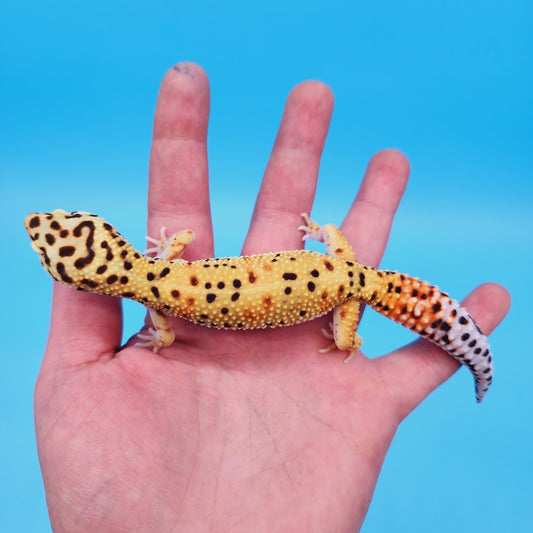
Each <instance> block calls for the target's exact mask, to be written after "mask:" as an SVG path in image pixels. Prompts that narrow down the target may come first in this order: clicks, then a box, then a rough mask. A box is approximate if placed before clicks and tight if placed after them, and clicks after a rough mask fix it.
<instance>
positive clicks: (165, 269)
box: [159, 267, 170, 278]
mask: <svg viewBox="0 0 533 533" xmlns="http://www.w3.org/2000/svg"><path fill="white" fill-rule="evenodd" d="M169 273H170V268H169V267H165V268H164V269H163V270H161V272H160V273H159V277H160V278H164V277H165V276H166V275H167V274H169Z"/></svg>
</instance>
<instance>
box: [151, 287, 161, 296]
mask: <svg viewBox="0 0 533 533" xmlns="http://www.w3.org/2000/svg"><path fill="white" fill-rule="evenodd" d="M150 290H151V291H152V294H153V295H154V296H155V297H156V298H159V289H158V288H157V287H150Z"/></svg>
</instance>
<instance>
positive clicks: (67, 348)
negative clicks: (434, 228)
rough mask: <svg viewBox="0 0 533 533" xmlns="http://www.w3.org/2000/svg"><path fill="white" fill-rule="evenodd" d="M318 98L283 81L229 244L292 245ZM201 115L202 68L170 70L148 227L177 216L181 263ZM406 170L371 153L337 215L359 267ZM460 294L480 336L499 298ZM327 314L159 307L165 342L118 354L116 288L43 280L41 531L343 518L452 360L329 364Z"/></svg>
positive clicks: (376, 242) (267, 527) (318, 115)
mask: <svg viewBox="0 0 533 533" xmlns="http://www.w3.org/2000/svg"><path fill="white" fill-rule="evenodd" d="M258 105H259V102H258ZM332 110H333V96H332V93H331V91H330V90H329V89H328V88H327V87H326V86H325V85H323V84H322V83H318V82H305V83H301V84H300V85H298V86H297V87H295V88H294V89H293V91H292V92H291V93H290V94H289V96H288V99H287V103H286V107H285V110H284V113H283V117H282V120H281V125H280V128H279V132H278V135H277V138H276V141H275V144H274V148H273V150H272V154H271V156H270V160H269V162H268V165H267V168H266V172H265V175H264V178H263V182H262V185H261V189H260V192H259V196H258V199H257V203H256V206H255V210H254V214H253V218H252V222H251V226H250V229H249V232H248V235H247V237H246V240H245V243H244V246H243V250H242V252H243V254H253V253H259V252H269V251H274V250H287V249H297V248H300V247H301V246H302V242H301V232H299V231H297V229H296V228H297V226H298V225H299V224H300V223H301V222H300V213H301V212H310V211H311V208H312V202H313V198H314V194H315V187H316V181H317V176H318V169H319V163H320V157H321V153H322V149H323V145H324V141H325V138H326V133H327V130H328V126H329V121H330V117H331V113H332ZM208 114H209V84H208V81H207V77H206V75H205V73H204V72H203V71H202V70H201V68H200V67H198V66H196V65H194V64H189V63H187V64H180V65H177V66H176V67H174V68H173V69H171V70H169V72H168V73H167V74H166V76H165V78H164V80H163V82H162V86H161V90H160V93H159V98H158V102H157V107H156V111H155V120H154V132H153V145H152V150H151V155H150V176H149V179H150V186H149V197H148V213H149V219H148V233H149V234H150V235H154V236H155V235H158V234H159V229H160V228H161V227H162V226H166V227H167V232H168V234H170V233H172V232H175V231H178V230H181V229H184V228H191V229H193V230H194V231H195V233H196V235H197V238H196V240H195V241H194V243H193V244H192V245H191V246H190V248H188V249H187V251H186V254H185V258H186V259H197V258H204V257H212V256H213V234H212V227H211V218H210V207H209V193H208V172H207V147H206V140H207V123H208ZM234 155H235V158H236V160H238V154H237V153H235V154H234ZM236 170H237V171H238V169H236ZM408 172H409V167H408V163H407V161H406V159H405V157H404V156H403V155H402V154H400V153H398V152H396V151H393V150H385V151H382V152H379V153H377V154H376V155H375V156H374V157H372V159H371V160H370V162H369V165H368V168H367V170H366V173H365V176H364V179H363V181H362V183H361V186H360V188H359V192H358V193H357V195H356V197H355V200H354V202H353V204H352V206H351V208H350V210H349V211H348V213H347V215H346V218H345V219H344V222H343V224H342V230H343V231H344V233H345V234H346V235H347V236H348V238H349V240H350V242H351V243H352V244H353V247H354V249H355V251H356V253H357V258H358V260H359V261H360V262H361V263H365V264H368V265H372V266H377V264H378V263H379V260H380V258H381V256H382V254H383V251H384V248H385V245H386V242H387V239H388V235H389V231H390V227H391V224H392V220H393V216H394V213H395V210H396V208H397V205H398V203H399V201H400V198H401V196H402V194H403V191H404V188H405V185H406V182H407V177H408ZM356 182H357V180H356V179H354V184H353V189H354V192H355V189H356ZM228 186H231V184H228ZM349 193H350V191H339V195H341V194H349ZM76 207H77V208H90V207H91V206H76ZM228 207H229V208H230V209H236V208H238V206H235V205H232V206H228ZM421 246H424V245H423V244H421ZM421 251H423V250H421ZM466 271H468V269H466ZM464 305H465V306H466V307H467V309H468V310H469V311H470V313H471V314H472V315H473V316H474V318H475V319H476V321H477V322H478V324H479V325H480V326H481V328H482V329H483V331H484V332H485V333H490V332H491V331H492V330H493V329H494V328H495V327H496V325H497V324H498V323H499V322H500V321H501V320H502V318H503V317H504V315H505V313H506V312H507V310H508V308H509V305H510V300H509V296H508V293H507V292H506V291H505V289H504V288H502V287H501V286H499V285H496V284H492V283H487V284H484V285H482V286H480V287H478V288H477V289H475V290H474V291H473V292H472V293H471V294H470V295H469V296H468V297H467V298H466V300H465V301H464ZM327 322H328V317H323V318H321V319H317V320H314V321H311V322H308V323H305V324H302V325H298V326H292V327H288V328H280V329H269V330H256V331H247V332H228V331H218V330H213V329H206V328H202V327H199V326H195V325H192V324H189V323H186V322H184V321H181V320H179V319H172V327H173V329H174V330H175V331H176V342H175V343H174V344H173V345H172V346H170V347H167V348H164V349H162V350H161V352H160V353H159V354H158V355H154V354H153V353H152V352H151V351H150V350H148V349H145V348H140V347H137V346H134V345H133V344H134V342H135V338H133V339H131V340H130V341H129V342H128V343H127V345H126V346H125V347H123V348H122V349H120V350H119V351H117V347H118V346H119V345H120V341H121V330H122V316H121V302H120V300H119V299H116V298H112V297H107V296H98V295H94V294H90V293H81V292H77V291H74V290H72V289H71V288H69V287H65V286H61V285H59V284H57V283H55V284H54V296H53V309H52V320H51V328H50V336H49V340H48V345H47V348H46V353H45V356H44V360H43V363H42V368H41V371H40V374H39V377H38V381H37V385H36V391H35V417H36V431H37V444H38V450H39V457H40V462H41V468H42V473H43V478H44V484H45V489H46V496H47V503H48V507H49V512H50V518H51V523H52V527H53V528H54V531H56V532H63V531H68V532H69V533H72V532H77V531H80V532H92V531H136V532H144V531H150V532H154V531H164V532H178V531H179V532H182V531H184V532H203V531H217V532H229V531H231V532H236V531H252V530H253V531H255V532H262V531H269V532H271V531H279V532H285V531H307V532H326V531H327V532H353V531H357V530H358V529H359V528H360V526H361V524H362V522H363V520H364V517H365V514H366V512H367V509H368V506H369V504H370V500H371V498H372V493H373V490H374V486H375V483H376V480H377V477H378V475H379V472H380V468H381V465H382V462H383V459H384V457H385V454H386V452H387V449H388V447H389V445H390V442H391V440H392V438H393V436H394V433H395V431H396V429H397V427H398V425H399V423H400V422H401V421H402V419H403V418H404V417H405V416H407V415H408V414H409V413H410V412H411V411H412V410H413V409H414V408H415V407H416V406H417V405H418V404H419V403H420V402H421V401H422V400H423V399H424V398H425V397H426V396H427V395H428V394H429V393H430V392H431V391H432V390H434V389H435V388H436V387H437V386H438V385H439V384H441V383H442V382H443V381H445V380H446V379H448V378H449V377H450V376H451V375H452V374H453V373H454V372H455V371H456V369H457V368H458V366H459V365H458V363H457V362H456V361H455V360H454V359H452V358H451V357H450V356H449V355H448V354H446V353H445V352H444V351H443V350H440V349H439V348H437V347H435V346H432V345H430V344H429V343H428V342H426V341H424V340H422V339H421V340H418V341H416V342H414V343H413V344H410V345H408V346H405V347H402V348H399V349H398V350H395V351H394V352H392V353H390V354H387V355H384V356H382V357H379V358H374V359H368V358H366V357H365V356H364V355H363V354H362V353H361V352H358V353H357V354H356V355H355V357H354V358H353V359H352V361H350V363H348V364H343V363H342V361H343V359H344V354H342V353H339V352H336V351H334V352H332V353H330V354H327V355H324V354H320V353H319V352H318V350H319V349H320V348H323V347H324V342H325V339H324V337H323V336H322V334H321V332H320V330H321V328H323V327H326V326H327ZM366 342H369V343H371V342H372V341H371V339H366ZM326 343H327V341H326ZM470 394H471V391H470V390H468V391H465V402H466V401H471V396H470ZM422 441H423V436H421V442H422ZM421 445H423V444H421Z"/></svg>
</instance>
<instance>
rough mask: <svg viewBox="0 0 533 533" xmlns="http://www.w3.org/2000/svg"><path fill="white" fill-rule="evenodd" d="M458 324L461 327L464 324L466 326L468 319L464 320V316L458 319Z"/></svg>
mask: <svg viewBox="0 0 533 533" xmlns="http://www.w3.org/2000/svg"><path fill="white" fill-rule="evenodd" d="M459 324H462V325H463V326H464V325H465V324H468V319H466V318H465V317H464V316H460V317H459Z"/></svg>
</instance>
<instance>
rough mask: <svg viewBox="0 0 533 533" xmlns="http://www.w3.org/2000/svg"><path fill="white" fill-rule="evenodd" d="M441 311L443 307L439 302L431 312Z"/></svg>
mask: <svg viewBox="0 0 533 533" xmlns="http://www.w3.org/2000/svg"><path fill="white" fill-rule="evenodd" d="M441 309H442V305H441V303H440V302H437V303H436V304H434V305H433V307H432V308H431V310H432V311H433V312H434V313H438V312H439V311H440V310H441Z"/></svg>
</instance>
